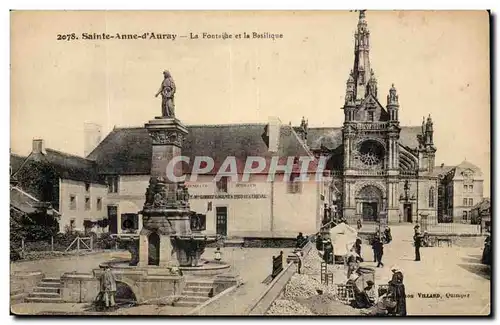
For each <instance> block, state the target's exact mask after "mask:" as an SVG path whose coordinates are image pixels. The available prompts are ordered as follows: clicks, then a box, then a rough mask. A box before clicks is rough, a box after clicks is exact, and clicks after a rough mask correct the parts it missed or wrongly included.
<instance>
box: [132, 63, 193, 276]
mask: <svg viewBox="0 0 500 325" xmlns="http://www.w3.org/2000/svg"><path fill="white" fill-rule="evenodd" d="M164 76H165V79H164V81H163V82H162V86H161V87H160V90H159V91H158V93H157V95H159V94H161V95H162V97H163V98H162V116H160V117H156V118H155V119H154V120H151V121H149V122H148V123H146V125H145V127H146V129H147V130H148V132H149V135H150V137H151V140H152V145H153V146H152V159H151V178H150V181H149V187H148V188H147V190H146V200H145V203H144V208H143V211H142V214H143V228H142V229H141V232H140V238H139V266H146V265H159V266H164V267H166V266H175V265H177V263H178V261H177V259H179V261H181V260H182V256H179V253H180V252H177V259H176V258H175V257H174V253H175V251H176V249H174V248H176V246H178V245H177V244H176V243H175V238H176V237H177V236H179V235H183V236H186V235H188V236H189V235H190V234H191V228H190V215H191V211H190V208H189V202H188V201H189V194H188V192H187V188H186V187H185V185H184V183H183V182H178V181H177V178H178V177H181V176H182V175H183V168H182V163H181V162H177V163H175V164H174V163H173V162H175V159H176V158H177V157H180V156H181V150H182V143H183V140H184V137H185V136H186V134H187V133H188V131H187V129H186V127H185V126H184V125H183V124H182V123H181V122H180V121H179V120H178V119H176V118H175V115H174V109H173V107H174V94H175V84H174V81H173V79H172V77H171V75H170V73H168V71H166V72H164ZM181 264H182V261H181Z"/></svg>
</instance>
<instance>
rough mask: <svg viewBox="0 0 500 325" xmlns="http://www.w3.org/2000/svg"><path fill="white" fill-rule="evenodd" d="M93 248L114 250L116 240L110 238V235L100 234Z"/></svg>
mask: <svg viewBox="0 0 500 325" xmlns="http://www.w3.org/2000/svg"><path fill="white" fill-rule="evenodd" d="M94 243H95V244H94V247H95V248H99V249H112V248H115V245H116V240H115V239H114V238H113V237H111V234H110V233H108V232H107V233H104V234H101V235H100V236H99V237H98V238H97V240H96V241H95V242H94Z"/></svg>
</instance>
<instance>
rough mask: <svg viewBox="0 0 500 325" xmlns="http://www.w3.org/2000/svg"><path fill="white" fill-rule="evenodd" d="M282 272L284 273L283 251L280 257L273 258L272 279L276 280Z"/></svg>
mask: <svg viewBox="0 0 500 325" xmlns="http://www.w3.org/2000/svg"><path fill="white" fill-rule="evenodd" d="M281 271H283V251H281V252H280V254H279V255H278V256H276V257H275V256H273V272H272V273H271V277H272V278H273V279H274V278H275V277H276V276H277V275H278V274H280V273H281Z"/></svg>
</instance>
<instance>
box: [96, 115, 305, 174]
mask: <svg viewBox="0 0 500 325" xmlns="http://www.w3.org/2000/svg"><path fill="white" fill-rule="evenodd" d="M186 128H187V130H188V132H189V133H188V134H187V136H186V139H185V141H184V143H183V148H182V155H183V156H187V157H190V163H191V164H192V163H193V162H194V157H196V156H208V157H212V158H213V159H214V162H215V166H214V170H217V169H218V167H220V165H221V164H222V163H223V162H224V160H225V159H226V157H228V156H234V157H235V158H236V161H237V167H238V170H241V169H242V168H243V166H244V164H245V161H246V158H247V157H249V156H258V157H263V158H267V159H271V157H272V156H279V157H288V156H308V155H309V152H308V150H307V149H306V148H304V145H303V144H302V143H301V140H300V139H299V138H298V136H297V134H296V133H295V131H293V130H292V127H291V126H288V125H282V126H281V128H280V141H279V147H278V152H277V153H272V152H270V151H269V150H268V147H267V144H266V142H265V141H266V140H265V137H263V134H264V133H265V132H266V124H226V125H190V126H186ZM151 148H152V143H151V139H150V137H149V135H148V131H147V130H146V129H145V128H143V127H132V128H115V129H114V130H113V131H111V133H110V134H109V135H108V136H107V137H106V138H105V139H104V140H103V141H102V142H101V143H100V144H99V146H97V148H96V149H94V151H93V152H91V153H90V155H89V156H88V157H87V158H88V159H92V160H94V161H95V162H96V163H97V165H98V170H99V172H100V173H103V174H121V175H127V174H129V175H130V174H149V173H150V169H151V150H152V149H151ZM185 168H186V169H185V172H189V171H190V168H188V167H187V166H185Z"/></svg>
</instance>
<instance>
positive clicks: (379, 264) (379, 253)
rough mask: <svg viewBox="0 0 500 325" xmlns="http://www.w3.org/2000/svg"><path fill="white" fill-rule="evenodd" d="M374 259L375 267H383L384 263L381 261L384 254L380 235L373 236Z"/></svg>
mask: <svg viewBox="0 0 500 325" xmlns="http://www.w3.org/2000/svg"><path fill="white" fill-rule="evenodd" d="M374 246H375V248H374V249H375V259H376V261H377V267H384V263H382V257H383V256H384V244H383V243H382V239H381V238H380V237H376V238H375V245H374Z"/></svg>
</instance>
